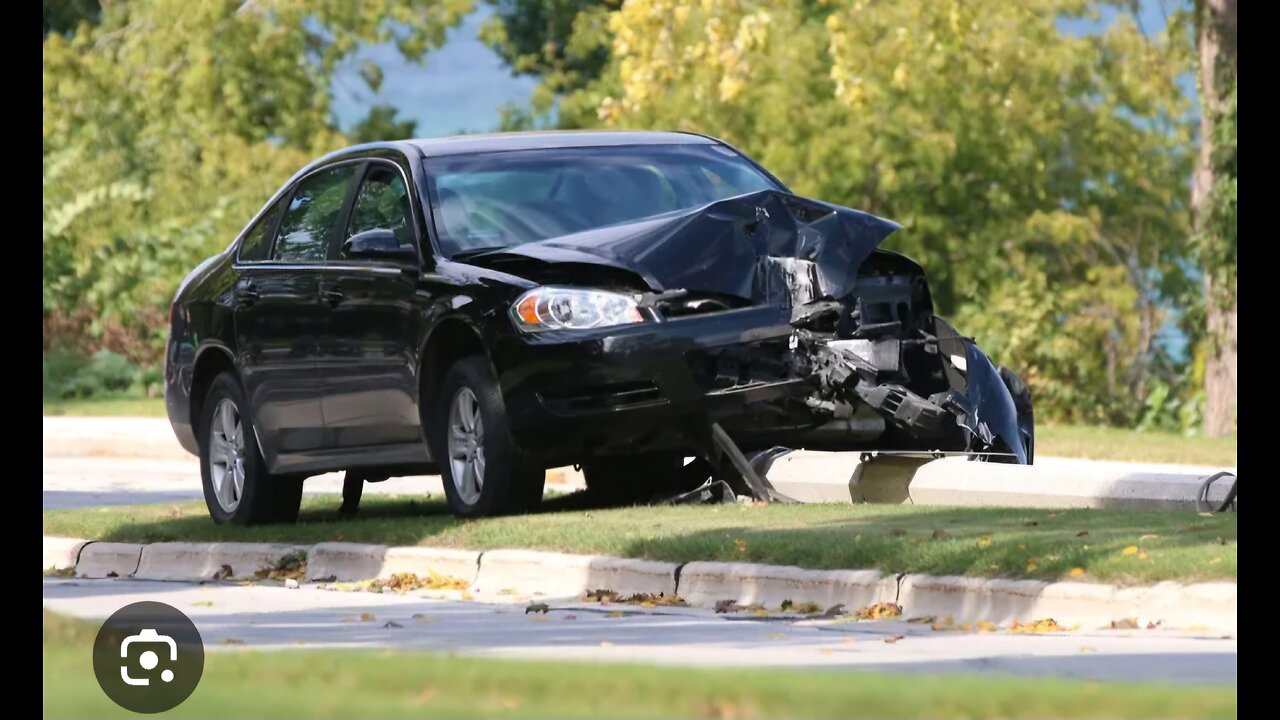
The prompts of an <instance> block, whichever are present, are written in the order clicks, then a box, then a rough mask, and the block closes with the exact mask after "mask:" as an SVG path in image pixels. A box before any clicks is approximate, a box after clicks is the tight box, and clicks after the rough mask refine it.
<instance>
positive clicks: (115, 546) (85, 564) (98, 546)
mask: <svg viewBox="0 0 1280 720" xmlns="http://www.w3.org/2000/svg"><path fill="white" fill-rule="evenodd" d="M143 547H145V546H143V545H138V544H135V543H116V542H88V543H85V545H84V547H83V548H81V550H80V557H79V558H77V559H76V577H85V578H107V577H121V578H127V577H132V576H133V573H134V572H135V571H137V569H138V559H139V558H140V557H141V556H142V549H143Z"/></svg>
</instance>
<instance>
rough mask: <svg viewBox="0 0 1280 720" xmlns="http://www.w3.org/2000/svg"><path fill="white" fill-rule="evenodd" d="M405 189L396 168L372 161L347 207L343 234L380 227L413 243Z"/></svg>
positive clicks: (401, 240)
mask: <svg viewBox="0 0 1280 720" xmlns="http://www.w3.org/2000/svg"><path fill="white" fill-rule="evenodd" d="M411 212H412V210H411V209H410V205H409V191H408V189H407V188H406V187H405V184H404V176H403V175H401V174H400V171H399V170H397V169H395V168H392V167H388V166H386V165H381V164H378V165H374V166H373V167H372V168H370V169H369V173H368V175H366V176H365V179H364V184H363V185H361V186H360V192H359V193H358V194H357V195H356V202H355V205H354V206H353V207H352V208H351V222H350V223H349V224H348V225H347V237H351V236H352V235H355V234H356V233H362V232H364V231H366V230H373V229H375V228H380V229H383V230H390V231H392V232H394V233H395V234H396V240H398V241H399V242H400V245H402V246H408V247H414V245H415V241H414V237H413V222H412V221H411V220H410V219H409V217H410V214H411Z"/></svg>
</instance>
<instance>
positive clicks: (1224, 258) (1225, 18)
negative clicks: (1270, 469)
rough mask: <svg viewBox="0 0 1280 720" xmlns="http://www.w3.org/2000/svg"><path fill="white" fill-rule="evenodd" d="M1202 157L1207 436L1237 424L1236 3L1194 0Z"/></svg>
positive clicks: (1199, 221)
mask: <svg viewBox="0 0 1280 720" xmlns="http://www.w3.org/2000/svg"><path fill="white" fill-rule="evenodd" d="M1195 9H1196V30H1197V41H1198V45H1199V51H1200V67H1199V82H1200V154H1199V156H1198V157H1197V159H1196V171H1195V179H1194V182H1193V184H1192V207H1193V208H1194V212H1195V219H1196V239H1197V241H1198V244H1197V249H1198V250H1199V255H1200V259H1201V266H1202V267H1203V269H1204V278H1205V290H1206V293H1205V295H1206V297H1205V305H1206V307H1205V318H1206V331H1207V332H1206V338H1205V339H1206V342H1207V343H1208V353H1207V354H1208V357H1207V359H1206V361H1205V371H1204V383H1205V396H1206V397H1205V401H1206V402H1205V415H1204V431H1205V434H1207V435H1226V434H1229V433H1231V432H1232V431H1234V430H1235V425H1236V2H1235V0H1196V8H1195Z"/></svg>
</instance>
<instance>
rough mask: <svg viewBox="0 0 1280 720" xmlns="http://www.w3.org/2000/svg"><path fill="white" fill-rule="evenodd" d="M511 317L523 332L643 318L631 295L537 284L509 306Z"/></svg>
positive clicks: (590, 326) (582, 328)
mask: <svg viewBox="0 0 1280 720" xmlns="http://www.w3.org/2000/svg"><path fill="white" fill-rule="evenodd" d="M511 321H512V322H514V323H515V325H516V327H517V328H519V329H521V330H524V331H525V332H539V331H541V330H586V329H589V328H599V327H609V326H611V325H629V324H631V323H638V322H644V316H643V315H641V314H640V308H639V307H638V306H637V305H636V301H635V299H634V298H632V297H630V296H628V295H622V294H620V293H614V292H608V291H605V290H583V289H580V288H570V287H540V288H534V289H532V290H530V291H528V292H526V293H525V294H523V295H521V296H520V298H519V299H518V300H516V302H515V304H514V305H512V306H511Z"/></svg>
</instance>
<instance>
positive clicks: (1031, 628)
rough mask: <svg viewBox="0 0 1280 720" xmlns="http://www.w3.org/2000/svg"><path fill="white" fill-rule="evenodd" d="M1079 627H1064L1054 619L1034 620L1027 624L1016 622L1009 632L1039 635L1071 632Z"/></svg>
mask: <svg viewBox="0 0 1280 720" xmlns="http://www.w3.org/2000/svg"><path fill="white" fill-rule="evenodd" d="M1078 627H1079V626H1075V627H1070V628H1068V627H1063V626H1062V625H1059V624H1058V621H1057V620H1054V619H1053V618H1045V619H1043V620H1032V621H1031V622H1027V623H1019V622H1015V623H1014V624H1013V625H1012V626H1011V627H1010V628H1009V632H1011V633H1013V634H1014V635H1039V634H1042V633H1056V632H1071V631H1072V630H1075V629H1077V628H1078Z"/></svg>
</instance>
